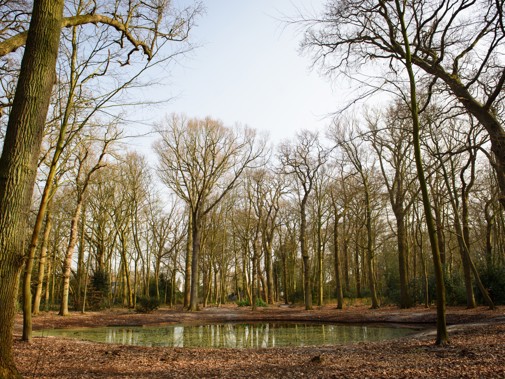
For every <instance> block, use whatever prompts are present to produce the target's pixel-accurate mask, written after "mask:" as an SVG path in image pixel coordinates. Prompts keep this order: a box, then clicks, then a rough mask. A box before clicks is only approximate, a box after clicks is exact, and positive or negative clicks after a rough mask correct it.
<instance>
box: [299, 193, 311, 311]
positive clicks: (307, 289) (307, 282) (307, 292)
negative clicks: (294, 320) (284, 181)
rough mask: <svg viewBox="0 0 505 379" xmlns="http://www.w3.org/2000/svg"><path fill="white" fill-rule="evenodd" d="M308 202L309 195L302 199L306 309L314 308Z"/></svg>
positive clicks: (301, 241)
mask: <svg viewBox="0 0 505 379" xmlns="http://www.w3.org/2000/svg"><path fill="white" fill-rule="evenodd" d="M306 202H307V197H306V196H305V197H304V198H303V200H302V203H301V207H300V216H301V221H300V249H301V251H302V260H303V292H304V297H305V309H306V310H311V309H312V288H311V286H310V261H309V252H308V249H307V238H306V233H307V232H306V229H307V216H306V214H305V205H306Z"/></svg>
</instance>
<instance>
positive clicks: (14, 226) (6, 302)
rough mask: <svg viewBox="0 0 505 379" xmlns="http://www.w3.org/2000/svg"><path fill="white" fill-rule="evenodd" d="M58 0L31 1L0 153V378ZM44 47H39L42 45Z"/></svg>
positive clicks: (56, 33) (7, 355)
mask: <svg viewBox="0 0 505 379" xmlns="http://www.w3.org/2000/svg"><path fill="white" fill-rule="evenodd" d="M63 4H64V2H63V1H62V0H39V1H36V2H35V3H34V8H33V12H32V18H31V22H30V28H29V32H28V38H27V42H26V48H25V52H24V55H23V61H22V64H21V71H20V75H19V80H18V83H17V88H16V94H15V97H14V102H13V106H12V109H11V112H10V115H9V122H8V125H7V131H6V135H5V139H4V144H3V150H2V156H1V158H0V255H1V257H2V259H1V260H0V277H1V278H2V280H1V281H0V309H1V312H0V377H1V378H4V379H9V378H16V377H19V374H18V372H17V370H16V367H15V365H14V360H13V356H12V330H13V325H14V313H15V301H16V296H17V290H18V283H19V275H20V272H21V268H22V265H23V261H24V248H25V246H24V241H25V239H26V230H27V221H28V219H27V218H28V215H29V212H30V205H31V199H32V193H33V186H34V183H35V176H36V170H37V160H38V158H39V152H40V146H41V142H42V135H43V130H44V125H45V119H46V115H47V110H48V107H49V100H50V96H51V92H52V86H53V84H54V81H55V67H56V58H57V55H58V47H59V37H60V31H61V20H62V14H63ZM41 46H42V48H41Z"/></svg>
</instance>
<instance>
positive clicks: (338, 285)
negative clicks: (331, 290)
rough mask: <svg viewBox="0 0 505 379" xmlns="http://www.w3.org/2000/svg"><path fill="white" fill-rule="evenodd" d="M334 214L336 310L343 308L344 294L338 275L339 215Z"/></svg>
mask: <svg viewBox="0 0 505 379" xmlns="http://www.w3.org/2000/svg"><path fill="white" fill-rule="evenodd" d="M334 212H335V223H334V224H333V252H334V260H335V287H336V288H335V289H336V291H337V309H342V308H343V307H344V294H343V291H342V278H341V275H340V254H339V240H338V236H339V235H338V221H339V218H340V217H339V215H338V213H337V210H336V209H335V210H334Z"/></svg>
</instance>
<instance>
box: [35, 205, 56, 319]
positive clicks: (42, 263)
mask: <svg viewBox="0 0 505 379" xmlns="http://www.w3.org/2000/svg"><path fill="white" fill-rule="evenodd" d="M52 227H53V218H52V214H51V211H50V210H48V211H47V213H46V226H45V229H44V235H43V237H42V246H41V248H40V259H39V272H38V276H37V288H36V290H35V296H34V299H33V311H32V314H33V315H38V314H39V312H40V301H41V298H42V287H43V284H44V276H45V270H46V261H47V246H48V244H49V235H50V234H51V230H52ZM48 275H49V272H48ZM47 283H49V277H48V279H47Z"/></svg>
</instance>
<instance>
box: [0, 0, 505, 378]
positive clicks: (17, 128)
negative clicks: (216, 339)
mask: <svg viewBox="0 0 505 379" xmlns="http://www.w3.org/2000/svg"><path fill="white" fill-rule="evenodd" d="M31 6H32V3H31V2H29V1H24V0H19V1H2V0H0V19H1V20H2V23H3V25H6V26H5V28H3V29H2V31H0V33H2V34H0V55H1V57H0V61H1V65H0V82H1V84H2V87H1V88H2V89H1V92H0V96H1V99H0V107H1V108H0V109H1V110H2V113H1V118H0V121H1V123H2V133H1V134H0V137H1V140H2V143H3V150H2V156H1V158H0V310H1V312H0V377H2V378H4V377H5V378H10V377H17V371H16V368H15V365H14V361H13V357H12V330H13V322H14V314H15V312H16V310H17V309H20V310H22V311H23V314H24V325H23V339H24V340H26V341H29V340H30V339H31V315H32V314H33V315H36V314H38V313H39V312H41V311H47V310H59V313H60V314H61V315H62V316H63V315H65V314H67V313H68V312H69V310H70V309H72V310H75V311H82V312H84V311H86V310H91V309H93V310H98V309H104V308H108V307H113V306H124V307H128V308H132V309H138V310H145V309H146V308H149V307H156V306H158V305H160V304H166V305H168V306H175V305H181V306H183V307H184V308H186V309H189V310H191V311H197V310H198V309H199V307H201V306H203V307H206V306H210V305H220V304H223V303H226V302H231V301H233V302H237V303H238V304H239V305H248V306H251V307H252V308H253V309H254V308H256V307H258V306H264V305H268V304H274V303H276V302H283V303H286V304H289V303H296V302H299V303H303V304H304V305H305V308H306V309H308V310H309V309H312V308H313V306H314V304H313V303H315V304H317V305H323V304H325V303H330V302H334V301H335V302H336V308H338V309H342V308H343V307H345V306H346V304H352V303H354V302H356V301H363V302H365V303H367V304H369V305H370V307H372V308H378V307H380V306H381V305H383V304H396V305H398V306H400V307H402V308H408V307H411V306H414V305H418V304H423V305H425V306H426V307H429V306H430V305H431V304H432V303H434V302H437V306H438V308H437V309H438V311H439V316H443V313H444V309H445V305H446V304H451V305H453V304H462V305H466V306H467V307H469V308H472V307H475V306H476V305H477V304H486V305H488V306H490V307H494V305H495V304H503V303H505V215H504V212H503V211H504V204H505V201H504V199H505V197H504V193H505V176H504V167H505V158H504V154H505V153H504V152H505V148H504V146H503V141H504V136H505V134H504V133H505V132H504V129H503V122H504V117H503V116H504V113H503V112H504V107H503V96H504V93H505V92H504V90H503V88H504V85H505V62H504V61H503V48H504V42H503V41H504V38H505V28H504V27H503V25H504V24H503V1H500V0H498V1H484V0H479V1H467V0H454V1H449V0H436V1H435V0H416V1H413V2H408V3H407V2H405V3H404V2H400V1H399V0H396V1H395V2H384V1H379V2H378V3H376V2H370V1H367V0H365V1H361V0H360V1H354V0H351V1H345V2H344V1H340V0H330V1H328V2H327V7H326V8H325V12H324V13H323V14H322V15H318V16H317V17H313V18H310V17H307V18H306V19H304V20H302V21H299V22H300V23H301V24H302V25H304V26H306V34H305V37H306V38H305V40H304V42H303V46H304V48H305V49H306V51H308V52H309V53H311V54H313V55H312V57H313V58H314V60H315V62H316V64H317V63H318V64H320V67H321V68H322V69H323V70H326V72H327V73H328V74H329V75H330V76H333V75H335V76H340V77H342V76H344V77H350V78H352V79H358V80H360V79H359V78H363V75H373V77H371V76H369V77H367V78H366V80H365V79H362V80H361V82H362V85H363V87H362V89H363V91H362V92H361V93H359V94H358V98H356V99H349V104H350V103H353V104H354V106H353V108H352V109H353V114H352V115H350V112H349V113H347V114H344V115H339V117H336V118H335V119H333V120H332V121H331V123H330V125H329V126H328V128H327V129H326V130H319V131H315V130H311V129H310V126H307V128H306V129H305V130H301V131H299V132H298V133H297V134H296V136H294V137H292V138H291V139H286V140H285V141H283V142H281V143H279V144H277V145H269V144H268V141H267V136H262V135H260V134H258V133H256V131H255V130H254V129H251V128H248V127H243V126H241V125H225V124H224V123H223V122H221V121H219V120H216V119H212V118H210V117H209V118H205V119H196V118H191V117H190V116H187V115H181V114H172V115H168V116H165V117H164V118H162V117H160V121H159V123H158V124H157V125H153V128H154V130H155V131H156V137H155V139H156V142H155V143H154V145H153V147H152V154H153V157H155V158H156V159H149V158H152V157H148V156H144V155H142V154H140V153H139V152H135V151H130V150H128V149H125V145H124V143H123V135H124V134H125V130H126V126H125V124H124V119H125V117H124V114H123V113H122V112H119V113H118V112H115V111H113V110H114V109H117V108H118V106H119V105H121V104H123V103H127V102H129V101H128V100H127V95H128V90H129V88H131V87H136V86H139V85H142V82H141V79H142V77H143V75H144V74H145V73H146V72H147V71H149V69H150V68H151V67H153V66H154V65H161V64H164V63H167V62H169V61H170V60H171V59H172V58H173V57H174V56H176V55H178V54H179V53H180V52H181V51H183V50H184V49H188V48H189V46H188V45H187V44H185V41H186V40H187V38H188V33H189V32H190V30H191V28H192V26H193V22H194V18H195V17H196V15H197V14H198V13H199V12H200V6H199V5H198V4H197V5H195V6H193V7H191V8H187V9H181V10H176V9H173V8H172V6H171V2H169V1H147V2H146V1H138V2H137V1H128V2H127V1H114V2H112V1H105V2H101V4H97V2H94V1H89V2H88V1H81V0H73V1H63V0H59V1H56V0H40V1H34V2H33V6H34V7H33V10H32V9H31ZM62 28H63V29H62ZM173 46H176V47H173ZM21 61H22V62H21ZM20 62H21V63H20ZM367 66H373V67H372V68H371V70H370V71H366V69H367ZM368 68H370V67H368ZM370 72H371V73H374V74H369V73H370ZM381 91H382V92H381ZM377 93H381V94H382V93H384V94H386V93H387V95H388V96H389V97H388V99H389V100H388V101H387V102H385V101H383V102H382V103H381V105H380V106H374V105H366V104H363V102H364V101H365V100H366V99H368V98H370V97H368V96H369V95H373V94H377ZM384 104H385V105H384ZM124 112H126V110H125V111H124ZM154 160H156V161H157V163H155V164H153V163H152V162H153V161H154ZM18 289H21V290H19V291H18ZM358 299H360V300H358ZM335 312H338V310H336V311H335ZM444 328H445V320H444V319H440V318H439V329H438V331H439V334H438V336H437V343H441V344H442V343H446V342H447V336H446V335H445V334H444Z"/></svg>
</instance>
